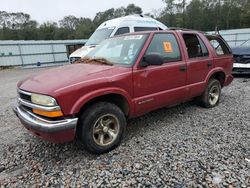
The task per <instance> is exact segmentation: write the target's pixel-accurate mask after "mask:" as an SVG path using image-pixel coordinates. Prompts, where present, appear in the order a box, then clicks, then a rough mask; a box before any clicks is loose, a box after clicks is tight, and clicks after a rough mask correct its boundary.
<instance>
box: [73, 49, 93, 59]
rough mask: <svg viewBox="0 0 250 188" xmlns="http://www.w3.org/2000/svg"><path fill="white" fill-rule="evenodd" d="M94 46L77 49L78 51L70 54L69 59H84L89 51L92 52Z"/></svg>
mask: <svg viewBox="0 0 250 188" xmlns="http://www.w3.org/2000/svg"><path fill="white" fill-rule="evenodd" d="M95 47H96V46H83V47H81V48H79V49H78V50H76V51H74V52H73V53H72V54H70V56H69V57H70V58H71V57H81V58H82V57H84V56H85V55H87V54H88V53H89V52H90V51H92V50H93V49H94V48H95Z"/></svg>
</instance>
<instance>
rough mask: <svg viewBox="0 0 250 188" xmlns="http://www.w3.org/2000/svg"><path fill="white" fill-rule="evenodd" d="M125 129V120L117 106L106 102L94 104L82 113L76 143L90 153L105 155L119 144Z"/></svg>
mask: <svg viewBox="0 0 250 188" xmlns="http://www.w3.org/2000/svg"><path fill="white" fill-rule="evenodd" d="M125 128H126V118H125V115H124V113H123V112H122V110H121V109H120V108H119V107H118V106H116V105H114V104H112V103H108V102H100V103H96V104H93V105H92V106H90V107H89V108H88V109H87V110H85V111H84V112H83V113H82V115H81V117H80V119H79V122H78V129H77V141H78V143H79V144H80V145H81V146H83V147H84V148H85V149H86V150H87V151H89V152H91V153H95V154H101V153H106V152H108V151H110V150H112V149H114V148H116V147H117V146H118V145H119V144H120V143H121V140H122V137H123V134H124V132H125Z"/></svg>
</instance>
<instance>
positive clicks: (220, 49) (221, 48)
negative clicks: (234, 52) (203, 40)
mask: <svg viewBox="0 0 250 188" xmlns="http://www.w3.org/2000/svg"><path fill="white" fill-rule="evenodd" d="M207 39H208V40H209V42H210V44H211V45H212V47H213V48H214V50H215V52H216V54H217V55H218V56H222V55H228V54H231V51H230V49H229V48H228V47H227V45H226V44H225V42H224V41H223V40H222V39H220V38H219V37H217V36H207Z"/></svg>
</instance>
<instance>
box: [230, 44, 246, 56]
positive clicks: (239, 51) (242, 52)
mask: <svg viewBox="0 0 250 188" xmlns="http://www.w3.org/2000/svg"><path fill="white" fill-rule="evenodd" d="M231 49H232V52H233V54H234V55H250V47H241V46H239V47H234V48H231Z"/></svg>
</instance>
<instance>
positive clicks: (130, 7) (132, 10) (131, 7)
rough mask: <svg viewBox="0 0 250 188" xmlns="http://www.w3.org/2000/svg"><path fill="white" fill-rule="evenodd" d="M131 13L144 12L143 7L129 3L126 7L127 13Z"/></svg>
mask: <svg viewBox="0 0 250 188" xmlns="http://www.w3.org/2000/svg"><path fill="white" fill-rule="evenodd" d="M130 14H142V9H141V7H138V6H136V5H135V4H129V5H128V6H127V8H126V9H125V15H130Z"/></svg>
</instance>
